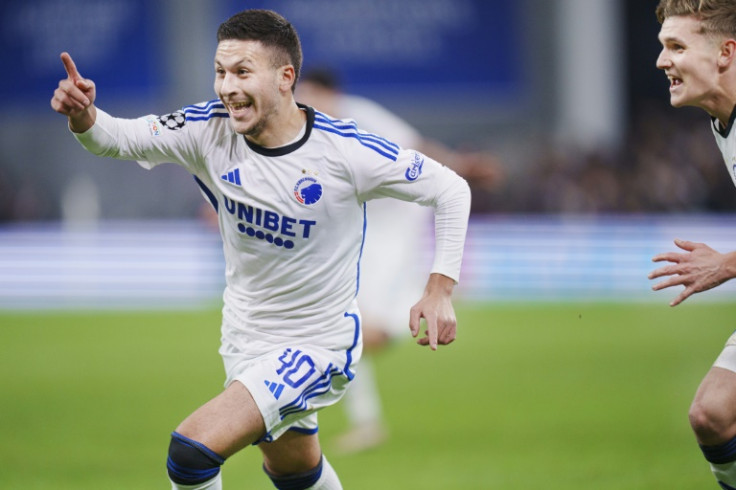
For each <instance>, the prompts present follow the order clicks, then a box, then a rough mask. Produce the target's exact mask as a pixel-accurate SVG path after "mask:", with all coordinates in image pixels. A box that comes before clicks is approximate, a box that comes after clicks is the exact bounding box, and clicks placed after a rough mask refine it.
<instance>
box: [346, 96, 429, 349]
mask: <svg viewBox="0 0 736 490" xmlns="http://www.w3.org/2000/svg"><path fill="white" fill-rule="evenodd" d="M335 110H336V111H337V113H336V114H333V116H337V117H340V118H350V119H355V121H356V124H357V125H358V127H360V128H361V129H363V130H365V131H368V132H370V133H376V134H386V135H391V140H392V141H393V142H394V143H396V144H398V145H399V146H401V147H403V148H418V147H419V146H420V143H421V141H422V136H421V135H420V134H419V132H418V131H417V130H416V129H414V128H413V127H412V126H411V125H409V124H408V123H406V122H405V121H404V120H402V119H401V118H399V117H398V116H396V115H395V114H393V113H392V112H391V111H389V110H387V109H386V108H384V107H383V106H381V105H380V104H377V103H376V102H374V101H372V100H370V99H367V98H365V97H361V96H358V95H352V94H339V96H338V99H337V104H336V107H335ZM367 216H368V229H367V233H366V239H365V246H364V248H363V259H362V260H361V265H362V269H363V270H364V271H365V272H364V274H363V276H362V277H361V281H360V294H359V295H358V305H359V306H360V312H361V314H362V315H363V318H364V319H365V321H366V322H370V324H371V326H372V327H373V328H379V329H381V330H382V331H383V332H384V333H386V334H388V335H389V336H391V337H398V336H401V335H405V336H408V334H409V328H408V325H409V309H410V308H411V306H412V305H413V304H414V303H416V302H417V300H419V298H420V297H421V296H422V292H423V290H424V284H425V282H426V279H427V268H428V265H427V264H426V263H424V261H423V260H422V257H421V252H423V251H424V250H426V247H427V245H428V244H427V242H430V244H431V236H430V233H431V224H432V210H431V209H429V208H426V207H424V206H418V205H416V204H415V203H413V202H404V201H396V200H395V199H376V200H374V201H371V202H369V203H368V204H367Z"/></svg>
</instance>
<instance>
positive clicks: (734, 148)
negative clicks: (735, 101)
mask: <svg viewBox="0 0 736 490" xmlns="http://www.w3.org/2000/svg"><path fill="white" fill-rule="evenodd" d="M734 118H736V110H735V111H734V112H733V114H732V115H731V119H730V121H729V123H728V127H727V128H721V127H720V123H719V122H718V120H717V119H716V118H712V119H711V129H712V130H713V135H714V136H715V137H716V143H717V144H718V148H719V149H720V150H721V154H722V155H723V161H724V163H725V164H726V168H727V169H728V175H730V176H731V180H732V181H733V184H734V185H736V131H734V130H733V125H734Z"/></svg>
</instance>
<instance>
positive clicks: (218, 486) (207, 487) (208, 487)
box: [171, 472, 222, 490]
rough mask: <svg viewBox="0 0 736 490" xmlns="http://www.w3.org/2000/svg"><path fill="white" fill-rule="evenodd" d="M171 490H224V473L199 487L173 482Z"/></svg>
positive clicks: (200, 484)
mask: <svg viewBox="0 0 736 490" xmlns="http://www.w3.org/2000/svg"><path fill="white" fill-rule="evenodd" d="M171 490H222V472H220V473H218V474H217V476H216V477H214V478H212V479H211V480H207V481H206V482H203V483H199V484H197V485H180V484H178V483H174V482H173V481H172V482H171Z"/></svg>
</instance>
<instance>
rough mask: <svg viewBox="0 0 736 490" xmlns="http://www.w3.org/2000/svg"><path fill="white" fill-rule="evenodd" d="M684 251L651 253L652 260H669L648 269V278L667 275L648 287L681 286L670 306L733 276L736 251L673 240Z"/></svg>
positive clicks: (657, 289) (735, 272) (735, 271)
mask: <svg viewBox="0 0 736 490" xmlns="http://www.w3.org/2000/svg"><path fill="white" fill-rule="evenodd" d="M675 245H677V246H678V247H679V248H681V249H682V250H685V252H686V253H677V252H666V253H662V254H658V255H655V256H654V257H653V258H652V261H653V262H670V265H665V266H664V267H660V268H659V269H656V270H654V271H652V272H651V273H650V274H649V279H656V278H658V277H665V276H670V277H668V278H667V279H665V280H663V281H661V282H659V283H657V284H655V285H654V286H653V287H652V289H653V290H654V291H659V290H660V289H665V288H668V287H671V286H679V285H682V286H685V290H684V291H682V292H681V293H680V294H679V295H678V296H677V297H676V298H675V299H674V300H672V302H671V303H670V306H677V305H679V304H680V303H682V302H683V301H685V300H686V299H687V298H689V297H690V296H691V295H692V294H694V293H700V292H703V291H707V290H708V289H712V288H714V287H716V286H720V285H721V284H723V283H724V282H726V281H728V280H729V279H733V278H734V277H736V252H730V253H725V254H723V253H720V252H717V251H715V250H713V249H712V248H710V247H709V246H708V245H706V244H704V243H695V242H689V241H686V240H679V239H678V240H675Z"/></svg>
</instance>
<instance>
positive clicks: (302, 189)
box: [294, 177, 322, 206]
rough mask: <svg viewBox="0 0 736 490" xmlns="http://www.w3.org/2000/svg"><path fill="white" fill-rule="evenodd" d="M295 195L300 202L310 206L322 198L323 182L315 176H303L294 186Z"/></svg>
mask: <svg viewBox="0 0 736 490" xmlns="http://www.w3.org/2000/svg"><path fill="white" fill-rule="evenodd" d="M294 197H295V198H296V200H297V201H299V202H300V203H302V204H306V205H307V206H310V205H312V204H314V203H316V202H317V201H319V200H320V199H321V198H322V184H320V183H319V182H317V179H315V178H314V177H303V178H301V179H299V181H298V182H297V183H296V185H295V186H294Z"/></svg>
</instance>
